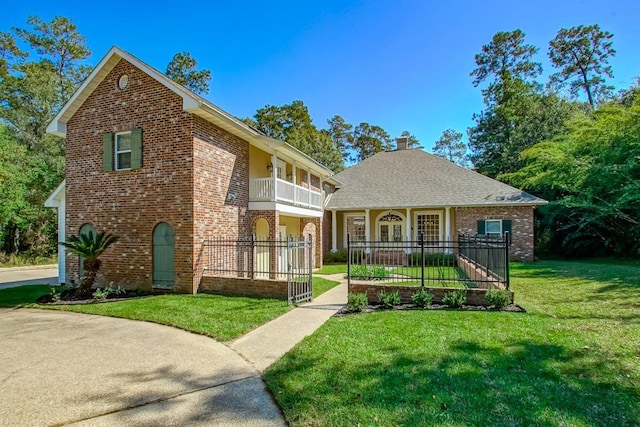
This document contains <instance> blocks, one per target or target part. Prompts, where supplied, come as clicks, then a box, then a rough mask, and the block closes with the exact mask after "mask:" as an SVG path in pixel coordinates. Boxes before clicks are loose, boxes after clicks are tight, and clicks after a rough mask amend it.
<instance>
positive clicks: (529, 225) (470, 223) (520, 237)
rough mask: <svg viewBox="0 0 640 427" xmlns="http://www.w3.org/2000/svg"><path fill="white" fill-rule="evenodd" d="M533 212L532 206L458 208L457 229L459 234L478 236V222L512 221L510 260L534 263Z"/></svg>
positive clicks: (456, 210) (456, 213)
mask: <svg viewBox="0 0 640 427" xmlns="http://www.w3.org/2000/svg"><path fill="white" fill-rule="evenodd" d="M533 210H534V208H533V207H531V206H506V207H470V208H456V209H455V219H456V221H455V229H456V231H457V233H458V234H476V233H477V227H478V220H484V219H510V220H511V227H512V230H511V231H512V245H511V247H510V248H509V257H510V259H511V260H516V261H533V249H534V234H533V233H534V231H533V230H534V221H533Z"/></svg>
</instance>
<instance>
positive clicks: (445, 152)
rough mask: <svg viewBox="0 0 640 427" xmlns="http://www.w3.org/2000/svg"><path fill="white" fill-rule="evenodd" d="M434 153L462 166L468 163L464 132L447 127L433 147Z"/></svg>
mask: <svg viewBox="0 0 640 427" xmlns="http://www.w3.org/2000/svg"><path fill="white" fill-rule="evenodd" d="M433 154H435V155H436V156H439V157H442V158H443V159H447V160H449V161H450V162H453V163H455V164H457V165H460V166H466V165H467V146H466V145H465V144H464V142H462V133H460V132H456V131H455V130H454V129H446V130H445V131H444V132H442V136H441V137H440V138H439V139H438V140H437V141H436V143H435V145H434V147H433Z"/></svg>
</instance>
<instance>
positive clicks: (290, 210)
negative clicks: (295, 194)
mask: <svg viewBox="0 0 640 427" xmlns="http://www.w3.org/2000/svg"><path fill="white" fill-rule="evenodd" d="M248 209H249V210H250V211H277V212H280V213H281V214H288V215H294V216H298V217H301V218H322V215H323V211H321V210H314V209H306V208H301V207H299V206H291V205H284V204H281V203H276V202H249V207H248Z"/></svg>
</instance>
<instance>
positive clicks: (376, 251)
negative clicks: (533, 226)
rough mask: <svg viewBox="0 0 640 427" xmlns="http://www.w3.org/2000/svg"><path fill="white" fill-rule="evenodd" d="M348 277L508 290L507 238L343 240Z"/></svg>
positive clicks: (396, 282)
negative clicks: (385, 240) (345, 241)
mask: <svg viewBox="0 0 640 427" xmlns="http://www.w3.org/2000/svg"><path fill="white" fill-rule="evenodd" d="M347 260H348V263H347V276H348V277H347V278H348V281H349V284H350V283H351V281H352V280H355V281H366V282H370V283H373V284H380V285H394V284H395V285H403V286H427V287H461V288H492V287H499V288H508V287H509V262H508V260H509V246H508V236H498V237H492V236H467V235H460V236H458V238H457V240H447V241H440V240H437V241H436V240H425V239H424V238H422V236H421V238H419V239H418V240H415V241H406V240H404V241H393V242H382V241H362V240H360V241H353V240H352V239H351V236H349V235H347Z"/></svg>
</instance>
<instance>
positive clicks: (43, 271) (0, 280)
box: [0, 264, 58, 289]
mask: <svg viewBox="0 0 640 427" xmlns="http://www.w3.org/2000/svg"><path fill="white" fill-rule="evenodd" d="M57 284H58V266H57V265H56V264H53V265H30V266H24V267H6V268H0V289H6V288H15V287H16V286H24V285H57Z"/></svg>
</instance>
